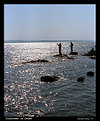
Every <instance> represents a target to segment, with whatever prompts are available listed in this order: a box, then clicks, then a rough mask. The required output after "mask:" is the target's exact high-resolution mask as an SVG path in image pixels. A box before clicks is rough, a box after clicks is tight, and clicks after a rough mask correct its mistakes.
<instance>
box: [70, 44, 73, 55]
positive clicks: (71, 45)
mask: <svg viewBox="0 0 100 121" xmlns="http://www.w3.org/2000/svg"><path fill="white" fill-rule="evenodd" d="M70 47H71V53H72V52H73V43H72V42H70Z"/></svg>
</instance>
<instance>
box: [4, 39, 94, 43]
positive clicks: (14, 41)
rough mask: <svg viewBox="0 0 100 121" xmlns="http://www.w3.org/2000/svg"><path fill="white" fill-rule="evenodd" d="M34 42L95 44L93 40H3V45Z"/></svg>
mask: <svg viewBox="0 0 100 121" xmlns="http://www.w3.org/2000/svg"><path fill="white" fill-rule="evenodd" d="M36 42H96V41H94V40H5V41H4V43H36Z"/></svg>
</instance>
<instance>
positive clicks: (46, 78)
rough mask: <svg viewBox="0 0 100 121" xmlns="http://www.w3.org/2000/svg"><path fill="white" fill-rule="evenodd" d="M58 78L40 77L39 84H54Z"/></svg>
mask: <svg viewBox="0 0 100 121" xmlns="http://www.w3.org/2000/svg"><path fill="white" fill-rule="evenodd" d="M58 79H59V77H57V76H42V77H41V82H54V81H57V80H58Z"/></svg>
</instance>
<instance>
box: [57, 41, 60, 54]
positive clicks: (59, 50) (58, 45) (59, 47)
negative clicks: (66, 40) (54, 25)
mask: <svg viewBox="0 0 100 121" xmlns="http://www.w3.org/2000/svg"><path fill="white" fill-rule="evenodd" d="M57 45H58V46H59V55H61V43H59V44H58V43H57Z"/></svg>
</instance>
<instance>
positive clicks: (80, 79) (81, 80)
mask: <svg viewBox="0 0 100 121" xmlns="http://www.w3.org/2000/svg"><path fill="white" fill-rule="evenodd" d="M84 79H85V78H84V77H79V78H77V81H78V82H83V81H84Z"/></svg>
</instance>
